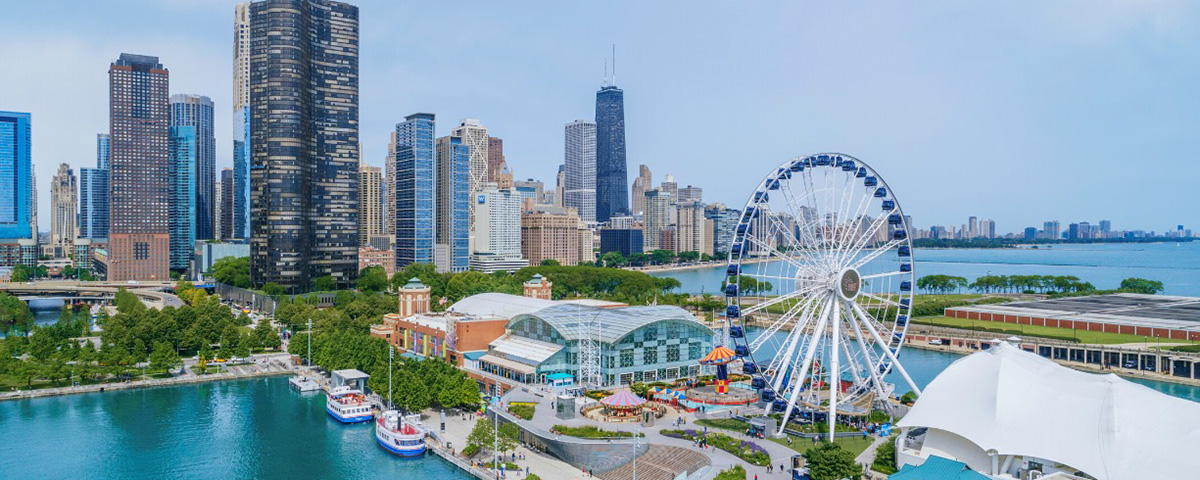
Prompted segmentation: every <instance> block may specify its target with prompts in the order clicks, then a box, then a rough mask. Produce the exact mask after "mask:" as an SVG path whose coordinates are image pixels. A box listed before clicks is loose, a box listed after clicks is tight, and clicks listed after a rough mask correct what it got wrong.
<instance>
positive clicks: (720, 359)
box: [700, 346, 737, 365]
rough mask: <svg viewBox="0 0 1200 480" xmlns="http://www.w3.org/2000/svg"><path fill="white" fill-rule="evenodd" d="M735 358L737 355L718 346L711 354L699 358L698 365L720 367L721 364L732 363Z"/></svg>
mask: <svg viewBox="0 0 1200 480" xmlns="http://www.w3.org/2000/svg"><path fill="white" fill-rule="evenodd" d="M735 358H737V354H735V353H733V350H730V349H728V348H725V347H723V346H718V347H717V348H714V349H713V351H712V353H709V354H708V355H706V356H705V357H704V358H701V359H700V364H701V365H720V364H722V363H729V362H732V361H733V359H735Z"/></svg>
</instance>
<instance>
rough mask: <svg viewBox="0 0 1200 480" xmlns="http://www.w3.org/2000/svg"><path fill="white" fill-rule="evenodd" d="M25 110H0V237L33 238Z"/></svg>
mask: <svg viewBox="0 0 1200 480" xmlns="http://www.w3.org/2000/svg"><path fill="white" fill-rule="evenodd" d="M31 133H32V128H31V119H30V115H29V114H28V113H20V112H3V111H0V239H21V238H26V239H27V238H34V237H35V236H36V232H34V231H33V226H32V224H31V218H30V215H31V211H30V210H31V209H33V208H37V206H36V205H32V203H31V199H32V197H33V195H32V190H31V189H32V188H33V185H32V184H33V173H32V172H33V171H32V168H33V162H32V161H31V159H32V157H31V155H30V146H31V145H32V143H31V141H30V136H31Z"/></svg>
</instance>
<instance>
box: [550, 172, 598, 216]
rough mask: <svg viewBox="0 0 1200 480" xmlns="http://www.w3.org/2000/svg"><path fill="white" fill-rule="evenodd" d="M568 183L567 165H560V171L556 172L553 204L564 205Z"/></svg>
mask: <svg viewBox="0 0 1200 480" xmlns="http://www.w3.org/2000/svg"><path fill="white" fill-rule="evenodd" d="M566 184H567V166H566V165H559V166H558V173H556V174H554V202H553V205H554V206H556V207H561V206H563V191H564V190H565V188H566V187H565V185H566ZM593 208H595V207H593Z"/></svg>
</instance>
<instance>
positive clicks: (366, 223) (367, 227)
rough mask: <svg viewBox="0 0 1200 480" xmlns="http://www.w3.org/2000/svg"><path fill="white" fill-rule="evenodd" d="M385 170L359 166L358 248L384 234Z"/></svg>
mask: <svg viewBox="0 0 1200 480" xmlns="http://www.w3.org/2000/svg"><path fill="white" fill-rule="evenodd" d="M381 195H383V170H382V169H380V168H379V167H372V166H370V165H367V164H360V165H359V166H358V246H360V247H361V246H365V245H367V244H368V243H369V242H370V238H371V236H373V235H381V234H382V233H383V201H381V200H380V199H379V197H380V196H381Z"/></svg>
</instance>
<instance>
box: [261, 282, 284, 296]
mask: <svg viewBox="0 0 1200 480" xmlns="http://www.w3.org/2000/svg"><path fill="white" fill-rule="evenodd" d="M262 291H263V293H265V294H267V295H268V296H272V297H275V296H279V295H283V292H284V290H283V286H281V285H279V284H278V283H275V282H267V283H266V284H264V285H263V286H262Z"/></svg>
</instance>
